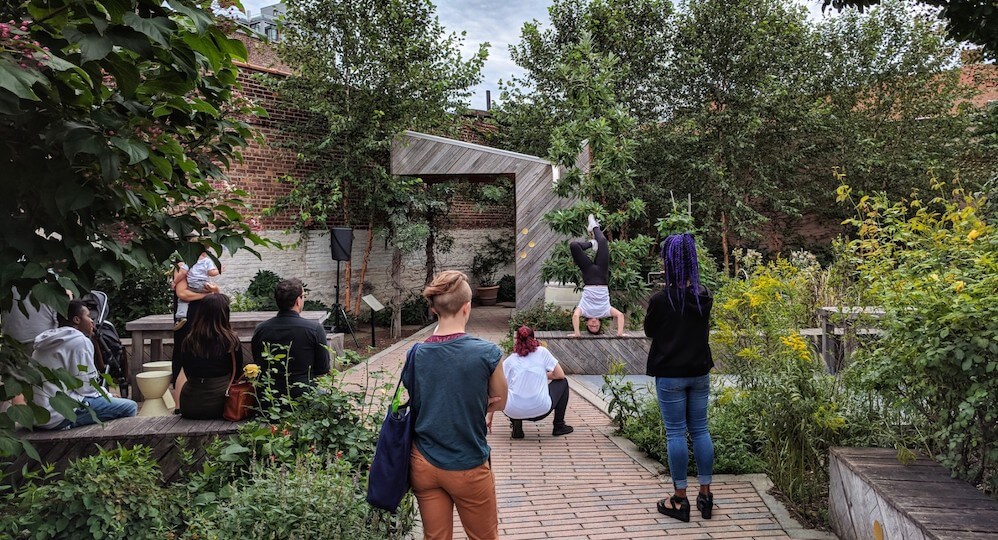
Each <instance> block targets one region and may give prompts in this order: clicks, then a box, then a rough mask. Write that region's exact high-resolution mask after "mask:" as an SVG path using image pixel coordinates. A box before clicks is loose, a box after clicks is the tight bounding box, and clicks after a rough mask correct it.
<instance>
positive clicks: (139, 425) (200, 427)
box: [3, 415, 240, 486]
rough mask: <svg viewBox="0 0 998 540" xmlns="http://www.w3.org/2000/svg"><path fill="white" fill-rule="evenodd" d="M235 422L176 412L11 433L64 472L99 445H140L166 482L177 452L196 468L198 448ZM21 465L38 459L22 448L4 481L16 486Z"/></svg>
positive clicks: (31, 466) (175, 469) (32, 467)
mask: <svg viewBox="0 0 998 540" xmlns="http://www.w3.org/2000/svg"><path fill="white" fill-rule="evenodd" d="M239 425H240V424H239V423H236V422H229V421H226V420H186V419H184V418H181V417H180V416H179V415H170V416H153V417H149V416H136V417H133V418H121V419H118V420H112V421H110V422H107V423H105V424H104V425H99V424H95V425H91V426H84V427H80V428H75V429H69V430H65V431H42V430H38V431H26V430H21V431H18V432H17V435H18V436H19V437H21V438H22V439H24V440H27V441H29V442H30V443H31V445H32V446H34V447H35V450H37V451H38V455H39V456H40V457H41V460H42V462H43V463H47V464H52V465H54V466H55V470H56V472H58V473H62V472H63V471H65V470H66V467H67V466H69V463H70V462H71V461H73V460H75V459H78V458H81V457H86V456H92V455H95V454H97V452H98V450H99V449H105V450H110V449H112V448H115V447H117V445H119V444H120V445H121V446H123V447H132V446H137V445H140V444H141V445H145V446H148V447H150V448H151V449H152V457H153V459H155V460H156V461H157V462H158V463H159V467H160V471H161V472H162V475H163V481H164V482H166V483H169V482H171V481H173V480H174V479H175V478H176V477H177V475H178V474H179V473H180V471H181V467H183V466H184V463H183V461H182V460H181V453H182V451H184V450H186V451H188V452H190V453H191V454H192V457H193V466H194V467H195V468H198V467H199V466H200V464H201V462H202V461H203V460H204V458H205V452H204V447H205V446H207V445H208V443H210V442H211V441H212V440H214V439H216V438H221V437H226V436H228V435H231V434H234V433H235V432H236V430H237V429H238V428H239ZM178 438H183V440H184V445H183V446H178V444H177V439H178ZM25 466H27V468H28V470H29V471H38V470H40V469H41V467H40V464H39V463H38V462H36V461H34V460H33V459H31V458H29V457H28V456H27V454H25V453H23V452H22V454H21V455H20V456H19V457H18V458H17V459H16V460H15V461H14V462H13V463H11V464H9V465H7V466H6V467H5V469H4V477H3V478H4V483H6V484H11V485H15V486H16V485H19V484H20V483H21V481H22V479H23V476H22V467H25Z"/></svg>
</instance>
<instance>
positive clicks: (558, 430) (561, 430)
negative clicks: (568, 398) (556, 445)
mask: <svg viewBox="0 0 998 540" xmlns="http://www.w3.org/2000/svg"><path fill="white" fill-rule="evenodd" d="M573 431H575V428H574V427H572V426H570V425H568V424H562V425H560V426H555V427H554V430H552V431H551V435H553V436H555V437H557V436H559V435H568V434H569V433H571V432H573Z"/></svg>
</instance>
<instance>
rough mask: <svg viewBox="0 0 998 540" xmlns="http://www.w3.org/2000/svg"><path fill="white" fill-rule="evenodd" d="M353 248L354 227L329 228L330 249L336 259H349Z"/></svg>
mask: <svg viewBox="0 0 998 540" xmlns="http://www.w3.org/2000/svg"><path fill="white" fill-rule="evenodd" d="M352 249H353V229H351V228H349V227H333V228H331V229H329V250H330V253H332V255H333V260H334V261H349V260H350V251H351V250H352Z"/></svg>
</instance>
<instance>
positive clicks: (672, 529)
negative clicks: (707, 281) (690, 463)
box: [345, 307, 833, 540]
mask: <svg viewBox="0 0 998 540" xmlns="http://www.w3.org/2000/svg"><path fill="white" fill-rule="evenodd" d="M510 313H511V310H510V309H508V308H499V307H497V308H475V309H474V310H473V311H472V315H471V321H470V323H469V326H468V331H469V332H470V333H472V334H475V335H477V336H479V337H482V338H485V339H488V340H490V341H492V342H494V343H498V342H499V341H500V340H501V339H503V338H504V337H505V336H506V334H507V332H508V320H509V315H510ZM431 332H432V326H431V327H429V328H426V329H423V330H422V331H420V332H417V333H416V334H414V335H413V336H411V337H410V338H408V339H406V340H403V341H401V342H399V343H398V344H396V345H394V346H393V347H391V348H389V349H387V350H385V351H383V352H381V353H379V354H377V355H375V356H374V357H372V358H371V360H370V361H369V362H368V363H367V364H366V365H361V366H356V367H354V368H353V369H351V370H350V371H349V372H347V374H346V375H345V380H346V381H347V382H349V383H356V384H360V385H367V386H368V388H369V389H370V390H371V392H372V394H373V395H375V396H380V395H381V393H380V391H377V390H375V388H376V387H380V385H381V384H383V382H384V381H385V380H392V381H393V383H394V381H395V380H397V378H398V373H399V371H400V369H401V367H402V363H403V362H404V361H405V352H406V351H407V350H408V348H409V347H410V346H411V344H412V343H413V342H414V341H416V340H421V339H423V338H425V336H427V335H429V334H430V333H431ZM376 371H385V372H387V373H388V375H386V379H381V380H377V382H374V383H372V382H370V381H372V380H373V379H371V378H369V377H368V374H369V373H371V372H376ZM569 379H570V380H569V382H570V385H571V388H572V395H571V398H570V401H569V406H568V416H567V419H566V420H567V422H568V423H569V424H571V425H572V426H574V427H575V432H574V433H572V434H570V435H566V436H562V437H552V436H551V421H550V420H545V421H542V422H539V423H532V422H525V423H524V432H525V433H526V437H525V438H524V439H520V440H513V439H511V438H510V426H509V423H508V422H505V421H504V420H503V417H502V416H501V415H497V416H496V419H495V424H494V425H493V433H491V434H490V435H489V444H490V446H491V447H492V465H493V469H494V471H495V475H496V490H497V492H498V498H499V533H500V537H501V538H504V539H511V540H513V539H528V538H579V539H626V538H659V537H663V536H666V535H667V536H668V537H669V538H675V539H695V538H706V539H710V538H833V537H831V536H830V535H827V534H824V533H817V532H815V531H809V530H806V529H801V528H800V525H799V524H798V523H796V522H795V521H793V520H792V519H791V518H790V517H789V515H787V514H786V511H785V510H784V509H783V508H782V507H781V506H780V505H779V503H777V502H776V501H775V500H774V499H773V498H772V497H771V496H769V495H767V494H766V493H765V491H766V489H768V487H769V482H768V480H767V479H766V477H765V476H764V475H743V476H731V475H718V476H715V479H714V484H713V486H712V490H713V492H714V501H715V502H716V503H717V505H718V506H717V508H715V509H714V517H713V519H711V520H703V519H701V518H700V516H699V513H698V512H696V511H695V509H694V512H693V513H692V514H693V515H692V518H691V520H690V522H689V523H682V522H680V521H678V520H674V519H671V518H667V517H665V516H662V515H661V514H659V513H658V512H657V511H656V510H655V503H656V501H658V500H659V499H661V498H664V497H666V496H668V495H669V494H671V482H670V481H669V479H668V477H666V476H662V475H661V474H660V472H661V470H662V469H661V466H660V465H659V464H658V463H657V462H654V461H652V460H649V459H647V457H645V456H644V454H643V453H641V452H640V451H638V450H637V449H636V448H635V447H634V446H633V445H632V444H631V443H630V442H629V441H627V440H625V439H621V438H619V437H615V436H614V435H613V426H612V425H611V424H610V419H609V417H608V416H607V415H606V413H605V404H604V402H603V400H602V398H601V397H600V396H599V395H598V393H597V392H598V386H597V384H596V381H594V380H593V379H592V378H589V379H583V378H579V377H572V376H570V377H569ZM379 409H380V407H379ZM690 480H691V483H690V491H691V492H692V491H694V490H695V489H696V488H697V486H696V483H695V478H691V479H690ZM458 523H459V520H458V519H457V517H456V513H455V524H456V525H455V532H456V533H457V535H456V537H457V538H465V536H464V534H463V530H461V527H460V525H458Z"/></svg>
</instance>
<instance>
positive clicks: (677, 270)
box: [660, 233, 703, 313]
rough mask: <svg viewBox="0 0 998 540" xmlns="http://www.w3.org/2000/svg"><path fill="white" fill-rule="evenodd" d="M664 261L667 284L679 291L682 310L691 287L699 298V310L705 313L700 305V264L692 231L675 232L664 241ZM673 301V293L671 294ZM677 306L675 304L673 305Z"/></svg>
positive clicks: (670, 297)
mask: <svg viewBox="0 0 998 540" xmlns="http://www.w3.org/2000/svg"><path fill="white" fill-rule="evenodd" d="M660 255H661V257H662V262H663V265H664V268H663V270H664V271H665V286H666V287H670V288H673V289H676V292H677V293H679V303H680V312H682V311H683V310H685V308H686V292H687V291H689V290H690V289H692V290H693V294H694V295H695V296H696V300H697V310H698V311H700V312H701V313H703V308H701V306H700V295H699V294H697V293H698V292H699V291H700V266H699V264H697V246H696V241H695V240H694V239H693V235H692V234H690V233H682V234H673V235H670V236H669V237H668V238H666V239H665V240H663V241H662V252H661V254H660ZM668 296H669V302H670V303H672V302H673V300H672V295H671V294H669V295H668ZM672 307H673V308H675V307H676V306H675V304H674V303H673V305H672Z"/></svg>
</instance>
